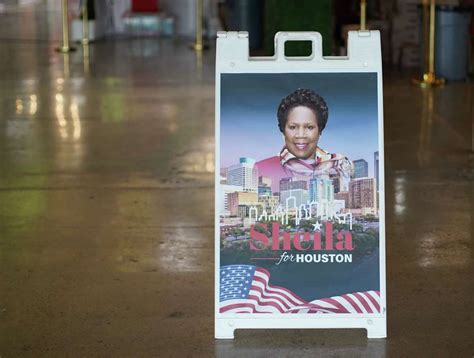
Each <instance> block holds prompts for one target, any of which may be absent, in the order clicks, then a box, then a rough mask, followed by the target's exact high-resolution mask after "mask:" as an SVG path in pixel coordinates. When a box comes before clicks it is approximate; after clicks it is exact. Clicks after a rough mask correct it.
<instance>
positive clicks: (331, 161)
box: [280, 147, 354, 178]
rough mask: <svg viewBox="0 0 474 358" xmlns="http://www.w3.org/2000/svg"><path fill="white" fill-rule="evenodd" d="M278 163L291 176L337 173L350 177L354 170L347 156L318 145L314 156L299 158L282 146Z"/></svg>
mask: <svg viewBox="0 0 474 358" xmlns="http://www.w3.org/2000/svg"><path fill="white" fill-rule="evenodd" d="M280 163H281V165H282V167H283V168H284V169H285V171H286V172H287V173H288V174H290V175H289V176H292V177H293V176H295V175H294V174H298V175H302V176H305V177H312V176H323V175H327V176H329V174H339V175H341V176H343V177H345V178H350V176H351V174H352V173H353V171H354V166H353V164H352V162H351V161H350V160H349V159H348V158H347V157H344V156H343V155H341V154H334V153H333V154H331V153H328V152H326V151H324V150H322V149H321V148H319V147H318V148H317V149H316V156H315V158H313V159H299V158H297V157H295V156H294V155H293V154H292V153H290V151H289V150H288V148H286V147H283V149H282V150H281V152H280Z"/></svg>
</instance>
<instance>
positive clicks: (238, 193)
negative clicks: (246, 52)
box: [216, 73, 381, 315]
mask: <svg viewBox="0 0 474 358" xmlns="http://www.w3.org/2000/svg"><path fill="white" fill-rule="evenodd" d="M220 86H221V87H220V88H221V93H220V129H219V142H218V145H219V148H220V159H219V161H220V163H218V164H219V165H220V167H219V168H218V170H219V174H220V180H219V183H218V189H217V193H218V206H219V207H218V208H216V210H217V212H218V214H219V230H218V231H219V232H218V235H219V240H220V251H219V253H220V255H219V275H218V277H219V283H218V293H219V307H218V312H219V313H220V314H221V315H238V314H249V313H251V314H286V313H292V314H355V315H357V314H361V315H363V314H378V313H381V312H380V310H381V301H380V287H381V278H380V259H381V258H380V245H379V244H380V222H379V215H380V210H379V208H380V202H379V200H380V198H379V195H378V191H379V161H378V150H379V138H378V133H379V130H378V126H379V120H378V107H377V106H378V101H377V94H378V89H377V73H266V74H265V73H236V74H221V75H220Z"/></svg>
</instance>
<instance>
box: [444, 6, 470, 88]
mask: <svg viewBox="0 0 474 358" xmlns="http://www.w3.org/2000/svg"><path fill="white" fill-rule="evenodd" d="M469 21H470V13H469V12H468V11H467V10H465V9H462V8H460V7H456V6H437V7H436V27H435V32H436V43H435V72H436V75H437V76H438V77H443V78H445V79H447V80H449V81H460V80H465V79H466V78H467V73H468V58H469V54H468V50H469Z"/></svg>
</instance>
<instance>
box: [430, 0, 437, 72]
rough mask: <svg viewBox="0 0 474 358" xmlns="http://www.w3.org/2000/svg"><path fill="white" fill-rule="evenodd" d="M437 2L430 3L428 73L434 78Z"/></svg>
mask: <svg viewBox="0 0 474 358" xmlns="http://www.w3.org/2000/svg"><path fill="white" fill-rule="evenodd" d="M435 16H436V12H435V0H431V1H430V41H429V42H430V47H429V48H430V53H429V64H428V72H429V73H430V74H433V76H434V61H435V58H434V56H435Z"/></svg>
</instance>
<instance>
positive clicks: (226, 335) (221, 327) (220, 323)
mask: <svg viewBox="0 0 474 358" xmlns="http://www.w3.org/2000/svg"><path fill="white" fill-rule="evenodd" d="M215 330H216V331H215V337H216V338H217V339H234V330H235V328H234V327H233V324H232V321H228V320H221V319H218V320H216V325H215Z"/></svg>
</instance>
